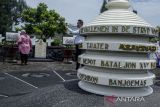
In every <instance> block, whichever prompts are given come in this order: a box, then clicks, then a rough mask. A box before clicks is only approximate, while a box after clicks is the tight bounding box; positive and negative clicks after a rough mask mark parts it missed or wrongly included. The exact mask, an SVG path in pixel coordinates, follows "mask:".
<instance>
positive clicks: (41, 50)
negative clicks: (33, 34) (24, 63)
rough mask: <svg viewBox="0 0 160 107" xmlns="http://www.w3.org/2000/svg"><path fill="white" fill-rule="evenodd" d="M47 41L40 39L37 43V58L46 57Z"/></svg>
mask: <svg viewBox="0 0 160 107" xmlns="http://www.w3.org/2000/svg"><path fill="white" fill-rule="evenodd" d="M46 47H47V45H46V43H45V42H43V40H42V39H40V40H39V41H38V42H36V44H35V58H46Z"/></svg>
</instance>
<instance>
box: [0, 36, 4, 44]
mask: <svg viewBox="0 0 160 107" xmlns="http://www.w3.org/2000/svg"><path fill="white" fill-rule="evenodd" d="M3 39H5V37H2V34H0V43H1V42H2V40H3Z"/></svg>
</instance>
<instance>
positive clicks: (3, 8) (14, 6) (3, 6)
mask: <svg viewBox="0 0 160 107" xmlns="http://www.w3.org/2000/svg"><path fill="white" fill-rule="evenodd" d="M24 8H27V5H26V2H25V1H24V0H1V2H0V33H1V34H3V35H4V34H5V33H6V31H12V25H15V24H16V25H17V24H19V18H20V14H21V12H22V11H23V9H24Z"/></svg>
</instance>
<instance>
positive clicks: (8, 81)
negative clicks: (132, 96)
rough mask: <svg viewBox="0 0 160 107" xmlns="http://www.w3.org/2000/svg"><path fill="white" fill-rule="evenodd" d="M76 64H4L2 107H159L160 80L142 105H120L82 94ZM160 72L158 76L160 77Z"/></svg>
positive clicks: (0, 85) (1, 66)
mask: <svg viewBox="0 0 160 107" xmlns="http://www.w3.org/2000/svg"><path fill="white" fill-rule="evenodd" d="M74 69H75V66H74V64H65V63H62V62H30V63H29V65H27V66H20V65H18V64H15V63H4V64H3V63H1V62H0V107H159V106H160V101H159V99H160V87H159V86H160V82H159V80H160V78H157V80H156V81H155V85H153V86H152V87H153V89H154V93H153V94H152V95H150V96H147V97H144V100H145V101H141V102H133V101H132V102H124V101H122V102H121V101H117V102H115V103H114V104H113V103H112V102H109V101H108V100H106V99H105V98H106V97H104V96H99V95H95V94H91V93H88V92H85V91H83V90H81V89H80V88H79V87H78V85H77V83H78V79H77V77H76V71H75V70H74ZM159 71H160V70H159V69H156V70H155V71H154V73H156V75H157V76H160V75H159V74H160V73H159Z"/></svg>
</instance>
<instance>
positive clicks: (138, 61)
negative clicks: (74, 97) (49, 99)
mask: <svg viewBox="0 0 160 107" xmlns="http://www.w3.org/2000/svg"><path fill="white" fill-rule="evenodd" d="M107 6H108V7H107V8H108V9H109V10H107V11H105V12H104V13H102V14H101V15H100V16H98V17H97V18H96V19H95V20H94V21H93V22H91V23H90V24H88V25H87V26H84V27H82V28H81V29H80V33H81V35H85V36H87V37H86V40H85V42H84V43H83V44H82V48H83V49H86V52H85V53H84V54H82V55H80V56H79V63H81V64H83V65H84V67H82V68H80V69H78V73H77V76H78V78H79V79H80V80H81V81H80V82H79V83H78V85H79V87H80V88H82V89H83V90H85V91H88V92H91V93H96V94H100V95H106V96H117V97H121V96H127V97H134V96H147V95H150V94H151V93H152V92H153V89H152V88H151V87H150V85H153V79H154V78H155V75H154V74H153V73H151V72H150V71H151V70H153V69H155V68H156V61H155V59H150V58H149V57H148V53H154V52H156V51H157V46H156V45H155V44H153V43H150V41H149V38H150V37H155V36H157V35H158V34H157V32H155V31H156V30H155V28H153V27H152V26H151V25H150V24H148V23H147V22H145V21H144V20H143V19H142V18H140V17H139V16H137V15H136V14H134V13H133V12H132V11H130V10H129V7H130V4H129V2H128V0H110V1H109V3H108V4H107Z"/></svg>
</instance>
